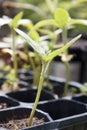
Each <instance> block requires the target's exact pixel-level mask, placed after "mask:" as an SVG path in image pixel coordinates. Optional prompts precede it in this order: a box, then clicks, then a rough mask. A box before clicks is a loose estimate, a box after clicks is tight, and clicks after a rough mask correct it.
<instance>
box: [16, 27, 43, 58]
mask: <svg viewBox="0 0 87 130" xmlns="http://www.w3.org/2000/svg"><path fill="white" fill-rule="evenodd" d="M15 31H16V32H17V33H18V34H19V35H21V36H22V37H23V38H24V39H25V40H26V41H27V42H28V43H29V45H30V46H31V47H32V48H33V49H34V50H35V51H36V52H37V53H38V54H39V55H40V56H42V55H45V50H44V49H43V48H42V47H41V46H40V45H39V44H38V43H37V42H35V41H34V40H32V39H31V38H30V37H29V36H28V35H27V34H26V33H24V32H23V31H21V30H19V29H15Z"/></svg>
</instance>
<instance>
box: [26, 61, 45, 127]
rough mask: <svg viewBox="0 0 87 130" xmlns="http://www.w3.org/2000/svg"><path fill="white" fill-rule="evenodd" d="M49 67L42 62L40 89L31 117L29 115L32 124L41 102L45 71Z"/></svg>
mask: <svg viewBox="0 0 87 130" xmlns="http://www.w3.org/2000/svg"><path fill="white" fill-rule="evenodd" d="M46 68H47V64H46V63H42V71H41V75H40V81H39V86H38V91H37V95H36V99H35V103H34V106H33V109H32V111H31V114H30V117H29V123H28V125H29V126H31V125H32V121H33V117H34V114H35V111H36V108H37V105H38V102H39V98H40V95H41V90H42V85H43V81H44V75H45V71H46Z"/></svg>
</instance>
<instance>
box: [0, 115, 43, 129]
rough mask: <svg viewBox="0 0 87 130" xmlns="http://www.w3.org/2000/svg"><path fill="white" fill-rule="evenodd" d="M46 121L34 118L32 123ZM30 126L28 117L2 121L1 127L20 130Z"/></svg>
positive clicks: (36, 123)
mask: <svg viewBox="0 0 87 130" xmlns="http://www.w3.org/2000/svg"><path fill="white" fill-rule="evenodd" d="M41 123H44V119H43V118H42V119H38V118H37V117H34V118H33V123H32V125H38V124H41ZM26 127H28V118H24V119H15V120H10V121H8V122H5V123H2V124H1V123H0V128H6V129H7V130H19V129H23V128H26Z"/></svg>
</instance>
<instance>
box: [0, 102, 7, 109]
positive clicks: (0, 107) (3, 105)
mask: <svg viewBox="0 0 87 130" xmlns="http://www.w3.org/2000/svg"><path fill="white" fill-rule="evenodd" d="M7 107H8V106H7V104H6V103H0V109H4V108H7Z"/></svg>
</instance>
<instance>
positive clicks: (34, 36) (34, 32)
mask: <svg viewBox="0 0 87 130" xmlns="http://www.w3.org/2000/svg"><path fill="white" fill-rule="evenodd" d="M29 36H30V37H31V38H32V39H33V40H35V41H39V38H40V36H39V34H38V32H37V31H35V30H32V31H30V33H29Z"/></svg>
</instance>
